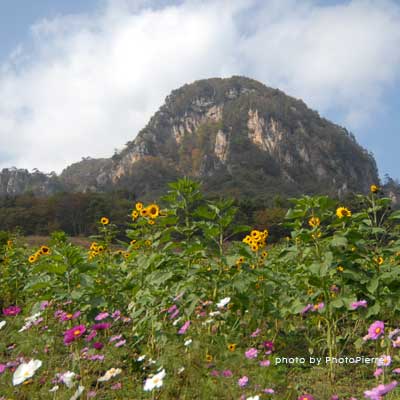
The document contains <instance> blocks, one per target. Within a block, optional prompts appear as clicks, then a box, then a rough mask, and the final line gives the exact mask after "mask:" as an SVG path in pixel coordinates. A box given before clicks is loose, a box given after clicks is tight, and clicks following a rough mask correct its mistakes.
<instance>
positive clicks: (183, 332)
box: [178, 321, 190, 335]
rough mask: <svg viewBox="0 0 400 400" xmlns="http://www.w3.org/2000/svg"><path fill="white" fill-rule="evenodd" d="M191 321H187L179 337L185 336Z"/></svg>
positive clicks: (179, 332) (180, 330)
mask: <svg viewBox="0 0 400 400" xmlns="http://www.w3.org/2000/svg"><path fill="white" fill-rule="evenodd" d="M189 326H190V321H186V322H185V323H184V324H183V325H182V326H181V328H180V329H179V331H178V335H184V334H185V333H186V331H187V330H188V329H189Z"/></svg>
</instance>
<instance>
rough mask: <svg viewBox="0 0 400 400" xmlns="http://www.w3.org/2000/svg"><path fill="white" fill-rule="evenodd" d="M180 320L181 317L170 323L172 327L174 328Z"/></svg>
mask: <svg viewBox="0 0 400 400" xmlns="http://www.w3.org/2000/svg"><path fill="white" fill-rule="evenodd" d="M181 319H182V317H179V318H177V319H176V320H175V321H174V322H173V323H172V325H173V326H176V325H177V324H178V322H179V321H180V320H181Z"/></svg>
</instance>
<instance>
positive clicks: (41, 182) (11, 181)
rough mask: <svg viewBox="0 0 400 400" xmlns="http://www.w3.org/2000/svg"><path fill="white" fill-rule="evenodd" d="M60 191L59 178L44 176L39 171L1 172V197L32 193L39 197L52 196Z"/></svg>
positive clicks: (10, 169)
mask: <svg viewBox="0 0 400 400" xmlns="http://www.w3.org/2000/svg"><path fill="white" fill-rule="evenodd" d="M59 189H60V185H59V183H58V179H57V176H56V175H55V174H54V173H52V174H43V173H42V172H39V171H34V172H32V173H30V172H28V170H26V169H17V168H4V169H3V170H2V171H1V172H0V195H2V196H5V195H11V196H15V195H18V194H21V193H26V192H32V193H34V194H37V195H44V194H51V193H54V192H56V191H57V190H59Z"/></svg>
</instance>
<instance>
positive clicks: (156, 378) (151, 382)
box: [143, 369, 166, 392]
mask: <svg viewBox="0 0 400 400" xmlns="http://www.w3.org/2000/svg"><path fill="white" fill-rule="evenodd" d="M165 375H166V374H165V370H164V369H163V370H162V371H160V372H159V373H158V374H155V375H153V376H152V377H151V378H147V379H146V382H145V384H144V387H143V390H144V391H146V392H149V391H152V390H153V389H154V388H160V387H161V386H162V385H163V379H164V377H165Z"/></svg>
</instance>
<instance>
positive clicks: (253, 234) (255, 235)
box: [250, 229, 261, 240]
mask: <svg viewBox="0 0 400 400" xmlns="http://www.w3.org/2000/svg"><path fill="white" fill-rule="evenodd" d="M260 234H261V232H260V231H257V230H256V229H254V230H252V231H251V232H250V236H251V237H252V238H253V239H254V240H258V239H259V238H260Z"/></svg>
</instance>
